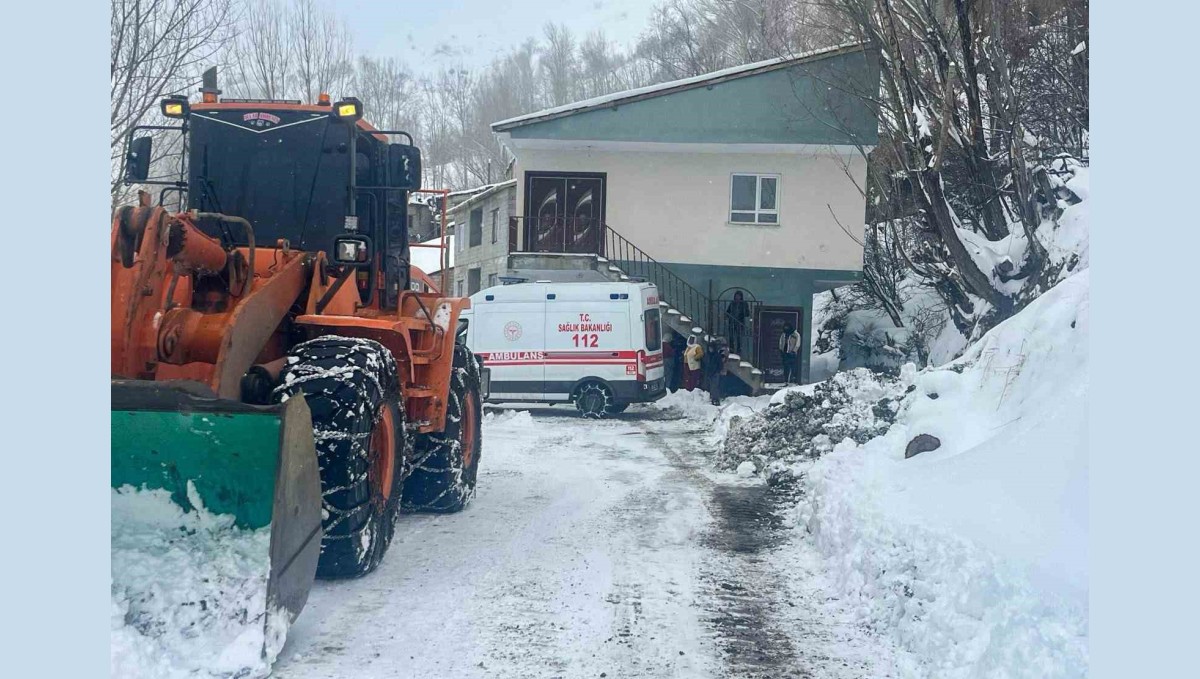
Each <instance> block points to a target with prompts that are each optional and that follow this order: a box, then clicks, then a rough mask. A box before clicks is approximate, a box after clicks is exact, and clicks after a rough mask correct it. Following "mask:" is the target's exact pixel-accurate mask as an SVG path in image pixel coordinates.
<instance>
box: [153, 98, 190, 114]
mask: <svg viewBox="0 0 1200 679" xmlns="http://www.w3.org/2000/svg"><path fill="white" fill-rule="evenodd" d="M158 105H159V109H160V110H161V111H162V114H163V115H164V116H165V117H167V118H183V117H185V116H187V114H188V110H189V109H190V107H189V106H188V100H187V97H179V96H176V97H167V98H166V99H163V100H162V101H161V102H159V104H158Z"/></svg>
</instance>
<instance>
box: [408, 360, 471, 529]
mask: <svg viewBox="0 0 1200 679" xmlns="http://www.w3.org/2000/svg"><path fill="white" fill-rule="evenodd" d="M479 384H480V381H479V363H478V362H477V361H476V360H475V356H474V355H473V354H472V353H471V352H470V350H468V349H467V348H466V347H464V346H462V345H460V344H456V345H454V364H453V367H452V368H451V370H450V389H449V393H448V394H447V403H446V426H445V427H444V429H443V431H440V432H433V433H428V434H420V435H418V436H417V440H416V443H415V444H414V445H413V459H414V463H413V470H412V474H411V475H410V476H409V477H408V481H407V482H405V484H404V508H405V509H406V510H408V511H420V512H437V513H447V512H457V511H459V510H460V509H462V508H463V507H466V506H467V503H469V502H470V501H471V499H472V498H473V497H475V480H476V477H477V475H478V473H479V455H480V452H481V451H482V440H481V438H480V431H479V429H480V426H479V425H480V418H481V417H482V415H483V407H482V404H481V402H480V399H479Z"/></svg>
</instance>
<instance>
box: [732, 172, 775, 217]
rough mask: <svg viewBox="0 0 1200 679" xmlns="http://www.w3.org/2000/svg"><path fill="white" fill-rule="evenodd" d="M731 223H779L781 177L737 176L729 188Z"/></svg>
mask: <svg viewBox="0 0 1200 679" xmlns="http://www.w3.org/2000/svg"><path fill="white" fill-rule="evenodd" d="M729 221H730V222H732V223H734V224H778V223H779V175H777V174H741V173H739V174H735V175H733V177H732V179H731V181H730V187H729Z"/></svg>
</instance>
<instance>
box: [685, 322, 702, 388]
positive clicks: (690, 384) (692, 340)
mask: <svg viewBox="0 0 1200 679" xmlns="http://www.w3.org/2000/svg"><path fill="white" fill-rule="evenodd" d="M703 359H704V348H703V347H701V346H700V342H698V341H697V340H696V336H695V335H688V339H687V349H686V350H684V352H683V363H684V366H683V367H684V372H683V388H684V389H687V390H688V391H693V390H694V389H696V388H697V387H699V386H700V367H701V362H702V361H703Z"/></svg>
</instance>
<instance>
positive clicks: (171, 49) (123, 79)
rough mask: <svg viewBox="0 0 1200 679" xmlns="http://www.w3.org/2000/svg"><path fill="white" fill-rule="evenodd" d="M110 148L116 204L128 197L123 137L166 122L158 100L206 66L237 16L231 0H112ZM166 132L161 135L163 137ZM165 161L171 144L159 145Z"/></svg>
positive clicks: (160, 156)
mask: <svg viewBox="0 0 1200 679" xmlns="http://www.w3.org/2000/svg"><path fill="white" fill-rule="evenodd" d="M111 10H112V15H111V18H110V29H111V36H110V38H111V61H110V71H109V72H110V81H109V84H110V90H109V104H110V116H109V134H110V139H109V149H110V153H111V156H110V157H111V160H112V163H111V167H112V174H111V177H110V194H111V196H112V201H113V205H114V206H116V205H117V204H119V203H121V202H123V201H124V200H125V199H126V198H127V196H128V190H129V188H128V187H125V186H124V181H123V178H124V175H125V140H126V138H127V137H128V135H129V133H130V131H131V130H133V128H134V127H136V126H138V125H143V124H149V123H161V122H163V121H162V120H161V118H160V116H159V115H158V105H159V101H160V100H161V99H162V98H163V97H164V96H166V95H168V94H178V93H183V92H187V91H188V90H189V89H190V88H191V87H193V86H195V85H196V84H197V82H198V79H199V78H198V76H199V73H200V71H201V70H203V66H204V65H206V64H207V63H209V62H210V61H212V60H214V59H215V58H216V55H217V54H218V53H219V52H220V50H221V48H222V47H223V46H224V45H225V43H226V41H227V40H228V39H229V36H230V29H231V25H232V23H233V20H234V18H235V14H234V6H233V4H232V0H111ZM167 139H168V138H167V137H164V136H161V135H159V140H161V141H165V140H167ZM156 152H157V153H156V155H157V158H156V160H158V161H159V162H156V163H153V164H152V167H154V168H156V169H158V170H160V171H161V168H162V161H163V160H165V159H167V158H169V156H170V155H171V152H172V148H171V145H170V144H163V143H158V144H156Z"/></svg>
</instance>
